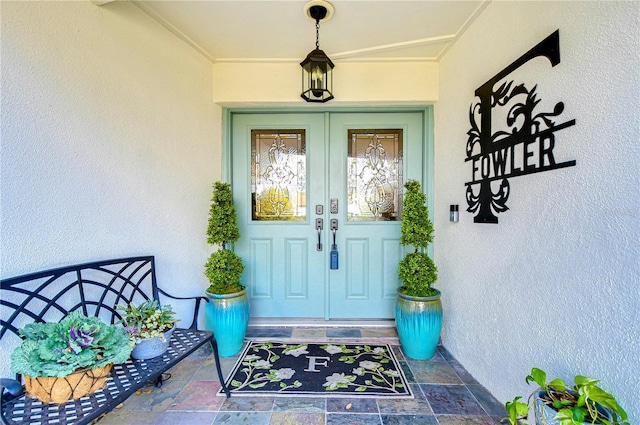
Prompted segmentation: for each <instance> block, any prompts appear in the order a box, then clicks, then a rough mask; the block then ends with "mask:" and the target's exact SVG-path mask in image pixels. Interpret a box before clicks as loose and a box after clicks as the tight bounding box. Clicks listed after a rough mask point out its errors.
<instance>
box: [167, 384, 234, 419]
mask: <svg viewBox="0 0 640 425" xmlns="http://www.w3.org/2000/svg"><path fill="white" fill-rule="evenodd" d="M219 389H220V382H218V381H191V382H189V383H188V384H187V385H185V387H184V388H183V389H182V391H180V393H179V394H178V395H177V397H176V398H175V400H174V403H173V404H172V405H171V407H169V409H168V410H169V411H172V410H183V411H209V412H217V411H218V410H219V409H220V406H221V405H222V403H224V400H225V398H224V397H217V396H216V393H217V392H218V390H219ZM211 420H213V418H211ZM209 423H210V422H209Z"/></svg>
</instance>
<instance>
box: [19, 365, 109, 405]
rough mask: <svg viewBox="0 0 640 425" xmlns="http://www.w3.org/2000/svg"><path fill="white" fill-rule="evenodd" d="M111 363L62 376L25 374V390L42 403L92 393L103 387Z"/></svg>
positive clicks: (60, 402)
mask: <svg viewBox="0 0 640 425" xmlns="http://www.w3.org/2000/svg"><path fill="white" fill-rule="evenodd" d="M112 367H113V364H108V365H106V366H104V367H99V368H96V369H88V368H87V369H82V370H78V371H76V372H74V373H72V374H70V375H67V376H65V377H63V378H57V377H55V376H54V377H42V376H41V377H37V378H31V377H30V376H25V377H24V379H25V383H24V386H25V390H26V391H27V394H29V395H30V396H31V397H35V398H37V399H38V400H40V401H42V402H43V403H56V404H62V403H65V402H67V400H69V399H74V400H77V399H79V398H80V397H84V396H86V395H89V394H92V393H94V392H96V391H98V390H101V389H103V388H104V386H105V385H106V383H107V377H108V376H109V374H110V373H111V368H112Z"/></svg>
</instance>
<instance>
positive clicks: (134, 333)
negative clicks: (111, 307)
mask: <svg viewBox="0 0 640 425" xmlns="http://www.w3.org/2000/svg"><path fill="white" fill-rule="evenodd" d="M116 308H117V309H118V310H122V311H123V312H124V315H123V317H122V321H121V323H122V324H123V325H124V329H125V330H126V331H127V334H128V335H129V340H130V342H131V343H132V345H135V344H138V343H140V341H142V340H143V339H148V338H160V339H161V340H162V342H165V338H164V333H165V332H167V331H168V330H170V329H171V328H173V327H174V326H175V324H176V322H177V321H178V319H177V318H176V316H175V313H174V312H173V309H172V307H171V306H170V305H168V304H165V305H164V306H162V305H160V303H159V302H158V301H157V300H147V301H144V302H142V303H141V304H140V305H138V306H135V305H133V304H129V305H126V306H121V305H119V306H117V307H116Z"/></svg>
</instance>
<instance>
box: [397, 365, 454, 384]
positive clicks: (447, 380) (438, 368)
mask: <svg viewBox="0 0 640 425" xmlns="http://www.w3.org/2000/svg"><path fill="white" fill-rule="evenodd" d="M407 364H408V365H409V368H410V369H411V372H413V376H414V378H415V381H416V382H419V383H421V384H461V383H462V380H461V379H460V378H459V377H458V374H457V373H456V372H455V371H454V370H453V369H452V368H451V366H449V363H447V362H430V361H419V360H407Z"/></svg>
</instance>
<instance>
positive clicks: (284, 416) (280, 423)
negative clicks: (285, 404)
mask: <svg viewBox="0 0 640 425" xmlns="http://www.w3.org/2000/svg"><path fill="white" fill-rule="evenodd" d="M324 420H325V418H324V412H323V413H317V412H314V413H311V412H273V413H272V414H271V420H270V421H269V425H324Z"/></svg>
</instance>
